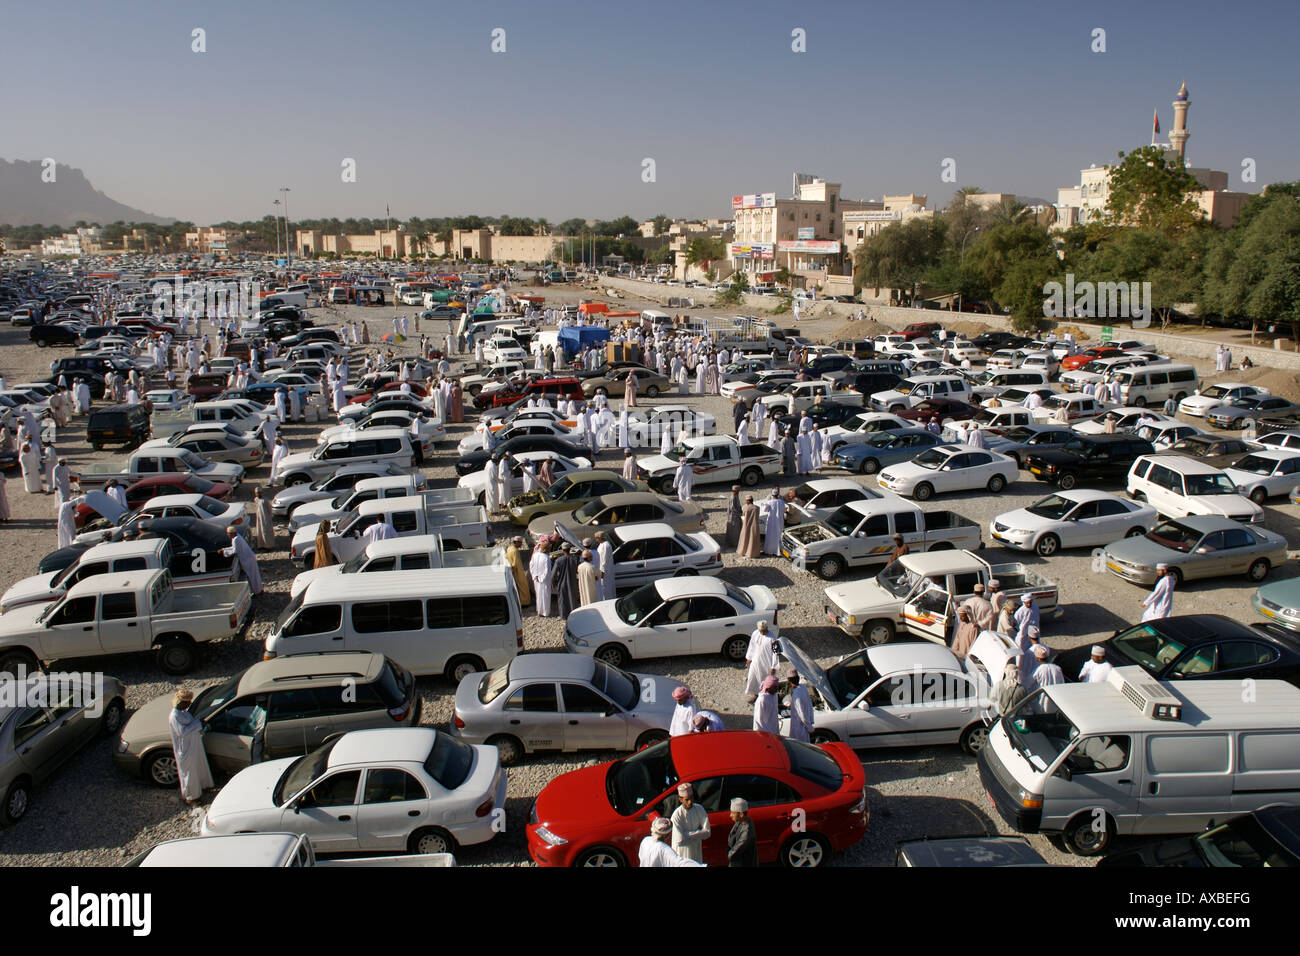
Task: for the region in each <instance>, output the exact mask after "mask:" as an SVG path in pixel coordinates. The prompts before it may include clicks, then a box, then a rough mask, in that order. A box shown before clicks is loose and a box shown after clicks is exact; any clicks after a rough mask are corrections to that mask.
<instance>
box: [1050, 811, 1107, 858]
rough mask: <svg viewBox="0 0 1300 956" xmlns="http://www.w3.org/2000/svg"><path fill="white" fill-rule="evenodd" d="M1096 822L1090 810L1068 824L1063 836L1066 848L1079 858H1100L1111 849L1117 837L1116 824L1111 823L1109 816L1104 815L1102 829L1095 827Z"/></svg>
mask: <svg viewBox="0 0 1300 956" xmlns="http://www.w3.org/2000/svg"><path fill="white" fill-rule="evenodd" d="M1095 820H1096V817H1095V816H1094V815H1093V811H1091V810H1088V811H1086V812H1084V813H1080V814H1079V815H1078V816H1076V817H1075V818H1074V819H1073V820H1071V821H1070V822H1069V823H1067V824H1066V826H1065V830H1064V831H1063V832H1062V833H1061V836H1062V837H1063V838H1064V839H1065V846H1066V848H1067V849H1068V850H1069V851H1070V852H1071V853H1075V854H1077V855H1079V856H1098V855H1100V854H1102V853H1105V852H1106V850H1107V849H1108V848H1109V847H1110V844H1111V841H1112V840H1113V839H1114V837H1115V824H1114V823H1113V822H1111V819H1110V815H1109V814H1103V820H1102V823H1103V826H1102V827H1101V828H1098V827H1096V826H1095V825H1094V821H1095Z"/></svg>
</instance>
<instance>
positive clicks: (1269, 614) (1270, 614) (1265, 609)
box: [1259, 607, 1277, 617]
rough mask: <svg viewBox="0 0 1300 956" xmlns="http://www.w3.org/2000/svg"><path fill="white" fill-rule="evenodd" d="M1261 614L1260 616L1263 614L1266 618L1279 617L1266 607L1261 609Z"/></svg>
mask: <svg viewBox="0 0 1300 956" xmlns="http://www.w3.org/2000/svg"><path fill="white" fill-rule="evenodd" d="M1259 613H1260V614H1263V615H1265V616H1267V617H1277V615H1276V614H1274V613H1273V612H1272V611H1270V610H1269V609H1268V608H1266V607H1261V608H1260V609H1259Z"/></svg>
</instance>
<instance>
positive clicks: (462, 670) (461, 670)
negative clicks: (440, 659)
mask: <svg viewBox="0 0 1300 956" xmlns="http://www.w3.org/2000/svg"><path fill="white" fill-rule="evenodd" d="M484 670H487V667H486V666H484V664H483V659H482V658H480V657H475V656H474V655H473V654H459V655H457V656H456V657H453V658H452V659H451V660H449V661H448V662H447V669H446V670H445V671H444V672H443V673H444V674H445V676H446V677H447V679H448V680H449V681H451V682H452V683H453V684H456V685H458V686H459V684H460V682H461V681H463V680H464V679H465V678H466V677H468V676H469V675H470V674H476V673H478V672H479V671H484Z"/></svg>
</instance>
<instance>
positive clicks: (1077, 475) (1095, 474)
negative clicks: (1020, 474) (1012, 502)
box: [1025, 435, 1155, 491]
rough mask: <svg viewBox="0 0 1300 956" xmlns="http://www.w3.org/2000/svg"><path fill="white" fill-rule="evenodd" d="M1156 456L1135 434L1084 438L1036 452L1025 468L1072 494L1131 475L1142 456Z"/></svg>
mask: <svg viewBox="0 0 1300 956" xmlns="http://www.w3.org/2000/svg"><path fill="white" fill-rule="evenodd" d="M1152 454H1155V449H1154V448H1152V447H1151V443H1150V442H1149V441H1147V440H1146V439H1145V438H1137V437H1135V436H1133V435H1080V436H1079V437H1077V438H1071V439H1070V440H1069V441H1067V442H1066V443H1065V444H1064V445H1061V446H1060V447H1059V448H1048V449H1044V450H1042V451H1039V452H1035V453H1034V454H1032V455H1030V456H1029V457H1028V458H1026V459H1025V467H1026V468H1027V469H1028V470H1029V473H1030V474H1031V475H1033V476H1034V477H1035V478H1037V479H1038V480H1039V481H1050V482H1052V483H1053V484H1055V485H1056V486H1057V487H1058V488H1061V489H1063V490H1065V491H1069V490H1070V489H1071V488H1073V487H1075V486H1076V485H1078V484H1079V480H1080V479H1085V480H1088V481H1099V480H1100V481H1112V480H1115V479H1121V478H1124V477H1125V476H1127V475H1128V471H1129V468H1131V467H1132V466H1133V462H1134V461H1136V460H1137V459H1138V458H1139V457H1141V456H1142V455H1152Z"/></svg>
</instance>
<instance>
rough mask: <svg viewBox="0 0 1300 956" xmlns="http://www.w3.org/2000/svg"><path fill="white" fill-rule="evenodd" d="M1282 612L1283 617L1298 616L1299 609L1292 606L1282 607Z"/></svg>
mask: <svg viewBox="0 0 1300 956" xmlns="http://www.w3.org/2000/svg"><path fill="white" fill-rule="evenodd" d="M1282 614H1283V615H1284V616H1285V617H1300V609H1297V608H1293V607H1284V608H1282Z"/></svg>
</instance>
